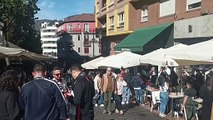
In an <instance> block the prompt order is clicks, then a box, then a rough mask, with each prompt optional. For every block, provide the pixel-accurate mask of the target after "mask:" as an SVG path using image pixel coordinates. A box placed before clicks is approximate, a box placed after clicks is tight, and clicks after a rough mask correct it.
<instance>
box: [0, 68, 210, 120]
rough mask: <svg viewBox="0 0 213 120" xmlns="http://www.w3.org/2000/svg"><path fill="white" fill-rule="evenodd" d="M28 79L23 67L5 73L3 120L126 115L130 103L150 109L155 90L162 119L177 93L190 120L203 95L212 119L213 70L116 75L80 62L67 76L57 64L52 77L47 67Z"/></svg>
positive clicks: (205, 117)
mask: <svg viewBox="0 0 213 120" xmlns="http://www.w3.org/2000/svg"><path fill="white" fill-rule="evenodd" d="M28 72H29V71H28ZM50 74H51V76H47V75H50ZM27 77H28V75H26V72H24V71H23V70H21V69H19V68H10V69H7V70H5V72H3V73H2V74H1V77H0V106H1V108H0V119H1V120H21V119H24V120H43V119H45V120H93V119H94V106H96V107H98V106H100V107H103V114H108V115H112V114H113V113H117V114H121V115H123V114H125V113H124V107H123V106H124V105H125V104H133V103H136V105H138V106H144V105H146V104H148V103H149V102H150V101H149V99H148V96H149V95H150V94H151V93H150V91H149V88H152V89H154V90H156V91H160V94H159V116H160V117H166V113H168V110H169V109H168V108H169V106H170V104H171V103H170V102H169V101H170V99H169V94H170V93H171V92H175V93H179V92H180V93H181V92H183V93H184V97H183V98H181V99H178V100H175V102H174V105H173V106H174V107H175V108H174V110H175V111H177V112H178V113H180V114H181V111H183V110H184V109H185V110H186V111H187V112H186V113H187V119H192V118H193V117H194V116H195V110H196V109H195V107H196V105H195V104H194V103H193V99H194V98H197V97H200V98H202V99H203V103H202V110H201V111H202V112H201V113H202V114H201V118H202V120H210V116H211V106H212V102H213V71H212V70H208V71H205V73H202V72H201V71H199V70H197V71H196V73H195V74H189V73H188V72H186V71H183V74H182V75H179V74H177V71H176V70H175V69H174V68H169V67H168V66H165V67H162V68H161V69H160V71H157V70H156V69H155V67H151V68H150V70H149V71H144V70H143V71H142V72H138V73H136V74H134V75H133V74H132V72H130V70H129V69H124V68H121V69H120V70H119V71H118V72H115V71H114V70H113V69H112V68H110V67H108V68H107V69H106V70H105V71H104V70H96V71H89V72H88V71H86V70H84V69H83V68H82V67H81V66H80V65H79V64H74V65H72V66H71V67H70V68H69V69H68V70H67V71H66V72H64V70H62V68H60V67H57V66H56V67H54V68H53V69H52V71H51V73H48V72H47V68H46V67H45V65H43V64H36V65H35V66H34V68H33V70H32V80H30V81H28V82H26V79H27ZM180 80H181V82H182V84H180ZM113 104H115V107H113V106H114V105H113Z"/></svg>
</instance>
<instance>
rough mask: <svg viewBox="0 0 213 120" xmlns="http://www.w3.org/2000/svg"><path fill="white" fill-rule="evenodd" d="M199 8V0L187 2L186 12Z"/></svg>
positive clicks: (188, 0)
mask: <svg viewBox="0 0 213 120" xmlns="http://www.w3.org/2000/svg"><path fill="white" fill-rule="evenodd" d="M200 7H201V0H187V10H193V9H196V8H200Z"/></svg>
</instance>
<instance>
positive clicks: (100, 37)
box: [98, 30, 102, 54]
mask: <svg viewBox="0 0 213 120" xmlns="http://www.w3.org/2000/svg"><path fill="white" fill-rule="evenodd" d="M98 38H99V47H101V54H102V43H101V42H102V41H101V39H102V32H101V30H99V32H98ZM99 50H100V48H99Z"/></svg>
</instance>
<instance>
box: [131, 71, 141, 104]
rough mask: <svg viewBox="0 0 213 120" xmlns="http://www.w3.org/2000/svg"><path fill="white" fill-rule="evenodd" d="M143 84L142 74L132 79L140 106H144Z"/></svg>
mask: <svg viewBox="0 0 213 120" xmlns="http://www.w3.org/2000/svg"><path fill="white" fill-rule="evenodd" d="M143 84H144V83H143V80H142V79H141V74H140V73H137V75H136V76H135V77H133V79H132V86H133V87H134V90H135V97H136V102H137V104H138V105H143V92H142V87H143Z"/></svg>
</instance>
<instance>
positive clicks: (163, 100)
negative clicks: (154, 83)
mask: <svg viewBox="0 0 213 120" xmlns="http://www.w3.org/2000/svg"><path fill="white" fill-rule="evenodd" d="M158 85H159V88H160V114H159V116H160V117H166V115H165V112H166V107H167V104H168V99H169V93H168V90H169V85H168V82H167V80H166V73H165V72H161V74H160V76H159V77H158Z"/></svg>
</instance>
